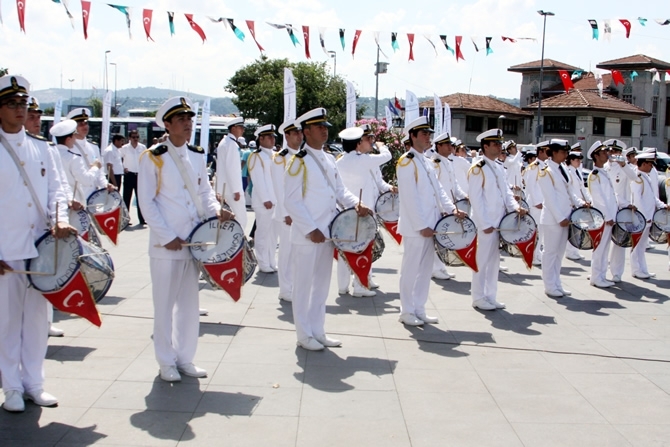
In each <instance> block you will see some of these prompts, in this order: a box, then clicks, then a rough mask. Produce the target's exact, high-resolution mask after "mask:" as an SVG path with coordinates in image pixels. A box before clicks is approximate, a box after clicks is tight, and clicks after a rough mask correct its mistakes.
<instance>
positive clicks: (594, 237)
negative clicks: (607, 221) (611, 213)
mask: <svg viewBox="0 0 670 447" xmlns="http://www.w3.org/2000/svg"><path fill="white" fill-rule="evenodd" d="M587 232H588V233H589V236H590V237H591V243H592V244H593V250H594V251H595V249H596V248H598V245H600V241H601V240H602V238H603V233H604V232H605V225H603V226H602V227H600V228H598V229H597V230H587Z"/></svg>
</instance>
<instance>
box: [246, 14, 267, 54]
mask: <svg viewBox="0 0 670 447" xmlns="http://www.w3.org/2000/svg"><path fill="white" fill-rule="evenodd" d="M246 22H247V28H249V32H250V33H251V37H253V38H254V42H256V46H257V47H258V49H259V50H260V52H261V53H262V52H263V51H265V49H264V48H263V47H262V46H261V44H260V43H258V41H257V40H256V25H255V24H254V21H253V20H247V21H246Z"/></svg>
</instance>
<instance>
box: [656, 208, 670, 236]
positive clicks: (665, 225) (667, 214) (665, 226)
mask: <svg viewBox="0 0 670 447" xmlns="http://www.w3.org/2000/svg"><path fill="white" fill-rule="evenodd" d="M652 221H653V222H654V225H656V226H657V227H658V229H659V230H661V231H664V232H666V233H670V211H668V210H667V209H665V208H661V209H658V210H656V212H655V213H654V218H653V219H652Z"/></svg>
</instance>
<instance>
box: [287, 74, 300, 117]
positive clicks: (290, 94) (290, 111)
mask: <svg viewBox="0 0 670 447" xmlns="http://www.w3.org/2000/svg"><path fill="white" fill-rule="evenodd" d="M296 91H297V89H296V86H295V78H294V77H293V72H292V71H291V69H290V68H284V122H286V121H288V120H294V119H295V118H296V116H295V108H296V105H295V102H296V98H295V95H296Z"/></svg>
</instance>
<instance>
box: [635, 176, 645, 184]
mask: <svg viewBox="0 0 670 447" xmlns="http://www.w3.org/2000/svg"><path fill="white" fill-rule="evenodd" d="M635 183H640V184H642V183H644V181H643V180H642V174H638V175H637V180H635Z"/></svg>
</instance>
